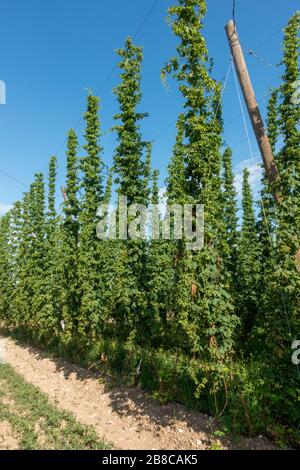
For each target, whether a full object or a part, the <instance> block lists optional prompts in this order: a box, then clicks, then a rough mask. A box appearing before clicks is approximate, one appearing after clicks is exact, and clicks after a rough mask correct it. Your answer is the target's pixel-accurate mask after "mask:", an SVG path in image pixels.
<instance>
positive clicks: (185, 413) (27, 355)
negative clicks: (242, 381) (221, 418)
mask: <svg viewBox="0 0 300 470" xmlns="http://www.w3.org/2000/svg"><path fill="white" fill-rule="evenodd" d="M3 342H4V346H5V352H6V361H7V362H8V364H10V365H11V366H12V367H13V368H14V369H15V370H16V372H18V373H19V374H21V375H22V376H23V377H24V378H25V380H27V381H28V382H30V383H32V384H33V385H35V386H37V387H39V389H40V390H41V391H42V392H44V393H46V394H47V395H48V397H49V399H50V401H52V403H54V404H55V405H56V406H58V407H59V408H61V409H64V410H67V411H69V412H72V413H73V414H74V416H75V417H76V418H77V419H78V420H79V421H80V422H81V423H83V424H87V425H90V426H92V427H93V428H94V429H95V431H96V432H97V434H98V435H99V437H100V438H101V439H105V440H106V441H108V442H111V443H112V446H113V447H114V448H116V449H128V450H131V449H147V450H152V449H153V450H159V449H170V450H176V449H180V450H194V449H199V450H207V449H276V447H275V446H274V445H273V444H272V443H271V442H270V441H268V440H267V439H266V438H264V437H262V436H259V437H256V438H245V437H241V436H239V437H235V436H227V435H226V436H224V437H221V438H220V437H216V436H215V435H214V431H216V430H218V429H220V428H221V427H220V425H219V424H218V422H217V421H216V420H214V419H213V418H211V417H209V416H207V415H205V414H202V413H199V412H197V411H194V410H189V409H187V408H186V407H184V406H182V405H179V404H177V403H170V404H167V405H160V404H159V403H157V402H156V401H154V400H153V399H152V398H151V397H150V396H149V394H147V393H146V392H144V391H142V390H140V389H137V388H128V387H125V386H114V384H113V382H112V381H111V380H110V379H105V380H104V379H103V377H100V376H98V375H97V374H95V373H93V372H91V371H88V370H86V369H83V368H80V367H78V366H76V365H73V364H70V363H68V362H67V361H65V360H62V359H56V358H53V357H50V356H49V355H47V354H46V353H45V352H42V351H40V350H38V349H35V348H32V347H30V346H23V345H22V346H21V345H19V344H17V343H16V342H15V341H14V340H12V339H11V338H7V337H6V338H4V339H3ZM3 435H4V441H3V444H2V443H1V442H2V441H1V439H2V440H3ZM14 445H16V447H17V442H14V438H13V436H12V434H11V430H10V429H8V428H7V423H0V448H3V447H2V446H8V448H14ZM16 447H15V448H16Z"/></svg>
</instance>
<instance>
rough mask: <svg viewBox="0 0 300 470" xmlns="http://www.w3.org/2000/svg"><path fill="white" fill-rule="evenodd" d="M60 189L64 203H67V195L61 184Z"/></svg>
mask: <svg viewBox="0 0 300 470" xmlns="http://www.w3.org/2000/svg"><path fill="white" fill-rule="evenodd" d="M60 190H61V193H62V195H63V198H64V201H65V203H66V204H68V196H67V193H66V190H65V188H64V187H63V186H61V188H60Z"/></svg>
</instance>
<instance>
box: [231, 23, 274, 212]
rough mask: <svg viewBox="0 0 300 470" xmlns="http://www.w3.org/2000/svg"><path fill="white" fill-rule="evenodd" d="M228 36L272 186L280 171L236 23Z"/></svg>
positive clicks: (232, 24) (232, 25)
mask: <svg viewBox="0 0 300 470" xmlns="http://www.w3.org/2000/svg"><path fill="white" fill-rule="evenodd" d="M225 30H226V34H227V38H228V42H229V45H230V49H231V54H232V57H233V60H234V64H235V68H236V71H237V75H238V78H239V82H240V85H241V88H242V92H243V95H244V99H245V102H246V105H247V109H248V112H249V116H250V120H251V123H252V127H253V130H254V133H255V136H256V140H257V143H258V146H259V150H260V153H261V156H262V159H263V162H264V167H265V170H266V175H267V178H268V180H269V183H270V184H273V183H274V182H275V181H276V180H277V179H279V174H278V169H277V167H276V163H275V160H274V156H273V152H272V149H271V145H270V142H269V139H268V136H267V133H266V130H265V127H264V123H263V119H262V117H261V114H260V110H259V107H258V104H257V100H256V97H255V94H254V90H253V87H252V83H251V79H250V76H249V72H248V69H247V65H246V61H245V57H244V53H243V50H242V48H241V44H240V40H239V37H238V34H237V31H236V27H235V23H234V21H232V20H230V21H229V22H228V23H227V25H226V27H225ZM273 196H274V199H275V201H276V203H277V204H279V203H280V201H281V197H280V196H279V194H277V193H276V192H273Z"/></svg>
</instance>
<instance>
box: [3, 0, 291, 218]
mask: <svg viewBox="0 0 300 470" xmlns="http://www.w3.org/2000/svg"><path fill="white" fill-rule="evenodd" d="M153 3H154V0H127V1H125V0H63V1H62V0H51V1H50V0H44V1H40V0H26V1H24V0H2V2H1V20H2V21H1V28H0V44H1V54H0V64H1V67H0V79H1V80H4V81H5V82H6V86H7V104H6V105H1V106H0V129H1V134H0V136H1V137H0V138H1V140H0V170H2V171H4V172H6V173H8V174H10V175H12V176H13V177H14V178H16V179H17V180H20V181H21V182H23V183H24V184H25V185H29V184H30V183H31V181H32V178H33V175H34V173H35V172H38V171H43V172H45V171H46V169H47V163H48V159H49V157H50V155H52V154H55V153H56V154H57V157H58V160H59V183H62V182H63V177H64V146H63V143H64V139H65V135H66V132H67V130H68V129H69V128H70V127H74V126H75V125H76V124H77V125H78V127H77V130H78V132H82V127H83V126H82V122H80V123H79V124H78V120H79V118H80V116H81V115H82V113H83V111H84V108H85V99H86V95H87V90H86V89H91V90H92V91H93V92H94V93H96V92H98V91H99V90H100V89H101V93H100V99H101V108H102V109H101V121H102V129H103V131H104V132H105V135H104V137H103V139H102V143H103V146H104V160H105V163H107V164H108V165H110V164H111V162H112V156H113V151H114V136H113V135H111V134H110V133H109V132H108V130H109V129H110V128H111V126H112V125H113V119H112V117H113V115H114V114H115V113H116V111H117V103H116V100H115V97H114V96H113V94H112V92H111V91H112V88H113V86H115V85H116V84H117V83H118V70H114V72H113V73H112V75H111V76H110V78H109V79H108V80H107V81H106V83H105V85H104V86H103V83H104V81H105V79H106V78H107V76H108V74H109V72H110V71H111V70H112V67H113V65H114V64H115V63H116V56H115V55H114V50H115V49H117V48H119V47H120V46H122V44H123V42H124V39H125V38H126V36H128V35H133V34H134V33H135V32H136V31H137V30H138V28H139V26H140V25H141V23H142V21H143V19H145V16H146V14H147V12H149V10H150V8H151V6H152V5H153ZM174 3H176V0H173V1H172V0H158V3H157V5H156V7H155V9H154V10H153V12H152V13H151V15H150V16H149V17H148V19H147V21H146V22H145V24H144V25H143V26H142V28H141V29H140V31H139V32H138V34H137V36H136V39H135V42H136V43H137V44H138V45H143V46H144V63H143V80H142V90H143V100H142V104H141V107H140V109H141V111H145V112H149V118H148V119H146V120H145V122H144V124H143V133H144V137H145V138H146V139H149V140H152V139H155V138H156V137H157V136H158V135H159V138H158V139H157V140H156V142H155V143H154V147H153V166H154V167H158V168H160V171H161V185H163V180H164V178H165V176H166V166H167V163H168V160H169V157H170V155H171V149H172V145H173V143H174V138H175V124H173V125H170V124H171V123H172V122H174V120H175V119H176V116H177V114H178V112H179V111H180V109H181V108H180V106H181V100H180V97H179V96H178V94H177V92H176V88H174V89H171V91H170V92H167V91H166V90H165V89H164V88H163V86H162V84H161V81H160V69H161V67H162V66H163V65H164V62H165V61H167V60H168V58H169V57H170V56H172V55H173V54H174V51H175V46H176V38H175V37H174V36H173V34H172V31H171V30H170V28H169V27H168V25H167V23H166V21H165V18H166V10H167V7H168V6H170V5H172V4H174ZM207 4H208V15H207V17H206V20H205V30H204V34H205V37H206V40H207V44H208V48H209V52H210V55H211V56H212V57H213V58H214V61H215V69H214V76H215V77H216V78H217V79H222V78H223V77H224V76H225V75H226V72H227V70H228V66H229V62H230V55H229V49H228V45H227V41H226V36H225V32H224V25H225V23H226V22H227V20H228V19H229V18H230V17H231V12H232V0H207ZM298 8H299V1H298V0H288V1H286V0H285V1H283V0H251V1H249V0H237V11H236V19H237V25H238V30H239V34H240V37H241V41H242V43H243V45H244V47H245V48H249V49H254V48H255V47H256V46H257V45H259V44H261V43H262V42H264V41H265V40H266V39H268V38H270V36H271V35H273V33H276V32H277V31H278V30H280V28H282V27H283V26H284V25H285V24H286V23H287V21H288V19H289V17H290V16H291V15H292V14H293V13H294V12H295V11H296V10H297V9H298ZM281 42H282V33H281V32H280V31H279V32H278V33H277V34H275V35H274V36H273V37H272V38H271V39H269V40H268V41H267V42H266V43H265V44H263V45H262V46H261V47H259V48H258V49H256V50H255V52H256V53H257V55H259V56H260V57H262V58H264V59H265V60H266V61H267V62H269V63H272V64H276V63H278V61H279V60H280V57H281V53H280V48H281ZM247 61H248V64H249V69H250V73H251V76H252V78H253V84H254V87H255V91H256V95H257V98H258V99H259V100H260V101H261V106H262V111H263V113H265V105H266V99H267V96H268V88H269V87H270V86H275V85H277V84H278V80H279V77H280V74H281V73H282V69H280V68H276V67H268V66H266V65H264V64H262V63H261V62H260V61H258V60H257V59H255V58H254V57H252V56H248V57H247ZM239 111H240V109H239V104H238V100H237V95H236V91H235V87H234V81H233V77H232V75H231V77H230V80H229V82H228V87H227V89H226V91H225V94H224V122H225V138H226V141H227V142H228V144H229V145H231V146H232V147H233V150H234V164H235V165H236V168H237V169H238V168H240V167H241V165H243V163H242V162H244V161H245V160H247V159H249V149H248V146H247V143H246V142H245V132H244V129H243V126H242V120H241V116H240V115H239ZM169 125H170V127H169V128H168V129H167V130H166V131H165V132H163V133H161V132H162V131H163V130H164V129H166V128H167V127H168V126H169ZM251 138H252V141H253V145H254V151H255V152H256V153H257V147H256V145H255V142H254V140H253V137H252V131H251ZM58 150H60V151H59V153H57V151H58ZM25 189H26V188H24V187H22V185H21V184H19V183H18V182H16V181H13V180H11V179H9V178H8V177H7V176H5V175H4V174H3V173H1V172H0V211H1V210H2V211H3V208H4V207H5V205H6V204H11V203H12V202H13V201H15V200H16V199H18V198H19V197H21V194H22V192H23V191H24V190H25ZM58 198H60V195H59V194H58Z"/></svg>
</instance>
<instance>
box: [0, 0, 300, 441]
mask: <svg viewBox="0 0 300 470" xmlns="http://www.w3.org/2000/svg"><path fill="white" fill-rule="evenodd" d="M168 13H169V22H170V25H171V26H172V30H173V32H174V34H175V35H176V36H177V37H178V46H177V48H176V52H175V55H174V57H172V58H171V59H170V60H169V61H168V62H167V63H166V65H165V67H164V68H163V70H162V78H163V80H167V78H168V77H170V78H171V79H172V80H174V81H175V82H177V83H178V88H179V91H180V93H181V94H182V98H183V101H184V106H183V108H182V110H181V111H180V113H179V115H178V119H177V136H176V141H175V143H174V147H173V152H172V156H171V160H170V163H169V167H168V176H167V181H166V197H167V201H168V203H169V204H185V203H189V204H191V203H192V204H203V205H204V212H205V214H204V215H205V236H204V246H203V248H202V249H201V250H198V251H191V250H188V249H187V244H186V241H185V240H177V241H176V240H152V241H151V240H128V241H124V240H109V239H107V240H99V238H98V237H97V235H96V227H97V223H98V218H97V209H98V207H99V205H100V204H108V203H109V202H110V201H112V199H113V198H114V197H115V198H118V197H119V196H122V195H126V197H127V199H128V203H129V204H134V203H136V204H145V205H148V204H150V203H153V204H157V203H158V202H159V189H158V178H159V174H158V171H157V170H155V169H154V170H153V169H152V164H151V153H152V149H151V143H150V142H147V141H146V140H144V138H143V135H142V130H141V129H142V126H141V124H142V121H143V120H144V119H145V118H146V117H147V114H146V113H142V112H140V111H139V107H140V102H141V99H142V93H141V68H142V60H143V50H142V48H141V47H138V46H136V45H135V44H134V43H133V41H132V39H131V38H127V39H126V41H125V45H124V47H123V48H122V49H120V50H118V51H117V55H118V56H119V58H120V62H119V64H118V66H119V69H120V82H119V84H118V85H117V86H116V87H115V89H114V94H115V96H116V98H117V100H118V103H119V112H118V114H117V115H116V116H115V117H114V118H115V121H116V124H115V126H114V131H115V133H116V136H117V146H116V149H115V153H114V158H113V166H112V168H111V169H110V170H109V171H108V172H107V171H106V170H105V165H104V160H103V154H104V149H103V148H102V145H101V125H100V116H99V99H98V97H96V96H93V95H89V96H88V97H87V108H86V112H85V113H84V120H85V133H84V140H85V143H84V146H83V148H80V147H79V144H78V137H77V135H76V133H75V131H74V130H73V129H71V130H70V131H69V133H68V136H67V151H66V182H65V195H66V198H65V202H64V205H63V208H62V209H63V210H62V213H58V212H57V208H56V207H57V204H56V192H57V188H56V174H57V160H56V157H55V156H53V157H52V158H51V159H50V164H49V173H48V181H47V188H46V181H45V179H44V176H43V175H42V174H36V175H35V177H34V181H33V183H32V184H31V186H30V188H29V190H28V191H27V192H26V193H25V194H24V196H23V199H22V200H21V201H18V202H16V203H15V204H14V206H13V208H12V209H11V210H10V211H9V212H8V213H7V214H6V215H4V216H3V217H1V219H0V318H1V320H2V321H3V324H4V325H5V327H6V328H8V329H9V330H10V331H11V332H14V333H15V334H18V335H21V336H22V337H26V338H29V339H30V340H31V341H34V342H37V343H38V344H40V345H44V346H47V347H48V348H53V349H54V350H55V351H56V352H58V353H59V354H62V355H65V356H68V357H71V358H72V359H73V360H76V361H78V362H81V363H84V364H88V365H91V364H94V365H95V366H97V367H98V368H105V370H106V371H108V370H109V371H111V372H112V373H114V374H115V373H118V374H120V375H121V376H122V377H123V379H124V380H127V381H128V382H129V383H135V384H139V385H141V386H143V387H145V388H147V389H148V390H151V391H152V392H153V393H154V394H155V396H156V397H158V398H160V399H164V400H166V399H176V400H178V401H180V402H183V403H186V404H189V405H191V406H193V407H195V408H197V409H200V410H202V411H203V410H205V411H208V412H210V413H213V414H216V415H219V416H220V415H223V416H224V417H225V419H227V420H228V422H230V423H231V425H232V426H233V427H234V428H235V429H236V430H243V431H247V432H251V433H255V432H262V431H263V432H268V433H271V434H273V435H275V436H277V439H279V440H281V441H282V439H284V438H288V439H290V440H292V441H293V442H296V441H297V439H298V438H299V437H298V434H297V433H298V431H297V426H298V423H299V418H300V415H299V411H300V410H299V409H300V407H299V406H297V405H296V404H297V402H299V375H298V371H297V368H296V367H295V365H293V364H292V362H291V343H292V339H293V337H294V336H295V337H296V335H297V333H299V331H300V302H299V292H300V278H299V274H298V273H297V269H296V265H295V253H296V251H297V249H298V247H299V230H300V147H299V143H300V133H299V119H300V109H299V106H298V105H297V104H296V103H295V100H293V99H292V98H293V96H294V93H295V86H294V84H295V82H297V80H299V64H298V55H299V38H298V33H299V18H300V17H299V13H296V14H295V15H294V16H293V17H292V18H291V19H290V21H289V23H288V25H287V27H286V28H285V30H284V42H283V59H282V65H283V69H284V72H283V76H282V82H281V85H280V86H279V87H278V88H277V89H275V90H272V91H271V96H270V102H269V106H268V116H267V118H268V119H267V121H268V133H269V138H270V141H271V145H272V147H273V151H274V154H275V156H276V162H277V164H278V167H279V171H280V176H281V178H280V182H279V183H278V187H277V188H276V190H277V191H280V193H281V195H282V199H283V203H282V205H281V206H280V207H275V205H274V203H273V199H272V196H271V190H272V188H270V187H269V186H268V184H267V181H266V177H265V176H264V177H263V180H262V194H261V201H260V203H259V204H258V210H257V211H256V210H255V206H254V201H253V195H252V191H251V186H250V183H249V171H248V170H247V169H245V170H244V175H243V189H242V219H241V222H240V224H239V216H238V204H237V194H236V190H235V186H234V173H233V168H232V151H231V150H230V148H226V146H225V142H224V139H223V121H222V106H220V98H221V84H220V83H219V82H218V81H217V80H215V79H214V78H213V76H212V73H213V71H212V67H211V60H210V58H209V53H208V50H207V47H206V43H205V39H204V37H203V32H202V30H203V18H204V17H205V14H206V3H205V1H204V0H179V2H178V5H176V6H173V7H171V8H169V11H168ZM279 143H280V145H279ZM82 150H83V156H81V157H79V153H82ZM114 193H116V196H114ZM270 240H271V242H272V243H271V244H270ZM286 315H288V318H289V328H290V333H289V329H288V326H287V319H286Z"/></svg>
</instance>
